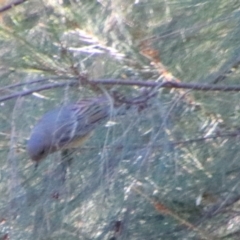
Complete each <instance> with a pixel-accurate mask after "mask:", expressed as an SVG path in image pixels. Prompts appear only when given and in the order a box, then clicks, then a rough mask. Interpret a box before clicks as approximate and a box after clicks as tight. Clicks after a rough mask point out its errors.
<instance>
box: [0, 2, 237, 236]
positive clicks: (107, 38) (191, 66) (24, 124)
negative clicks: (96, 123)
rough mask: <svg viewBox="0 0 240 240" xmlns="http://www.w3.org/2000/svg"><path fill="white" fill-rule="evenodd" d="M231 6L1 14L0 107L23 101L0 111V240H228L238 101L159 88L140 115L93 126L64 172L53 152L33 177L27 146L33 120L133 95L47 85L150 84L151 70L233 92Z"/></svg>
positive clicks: (58, 7) (44, 8) (82, 5)
mask: <svg viewBox="0 0 240 240" xmlns="http://www.w3.org/2000/svg"><path fill="white" fill-rule="evenodd" d="M239 7H240V3H239V1H236V0H229V1H225V0H218V1H214V0H209V1H205V2H203V1H200V0H186V1H176V0H174V1H173V0H168V1H166V0H161V1H159V0H150V1H149V0H148V1H146V0H135V1H127V0H124V1H123V0H115V1H108V0H101V1H100V0H99V1H96V0H91V1H90V0H85V1H80V0H69V1H50V0H42V1H36V0H34V1H26V2H24V3H22V4H20V5H18V6H15V7H13V8H11V9H10V10H9V11H7V12H4V13H2V15H1V21H2V23H1V26H0V44H1V50H0V77H1V81H0V84H1V85H0V86H1V88H0V93H1V97H2V96H8V95H11V94H14V93H18V92H23V91H27V90H32V93H33V94H31V95H30V94H27V95H25V96H22V97H18V98H11V99H10V100H7V101H3V102H1V103H0V109H1V111H0V122H1V131H0V145H1V149H0V159H1V161H0V165H1V171H0V176H1V184H0V195H1V198H0V207H1V212H0V213H1V214H0V216H1V217H0V223H1V225H0V229H1V233H2V235H4V234H8V235H9V237H10V239H99V240H100V239H111V238H112V237H113V236H115V237H116V239H131V240H134V239H211V238H210V237H212V239H217V237H218V236H222V237H224V236H227V237H226V238H225V239H238V236H237V234H235V232H236V233H237V232H238V231H239V227H238V225H239V224H238V220H237V217H236V215H237V214H236V213H234V212H233V211H232V209H234V207H238V206H237V205H238V204H237V200H238V197H239V196H240V195H239V194H240V192H239V187H238V184H239V170H240V161H239V154H240V153H239V147H238V145H239V144H238V141H239V139H238V138H239V136H238V133H239V115H240V114H239V113H240V110H239V109H240V108H239V93H238V92H235V93H231V92H224V91H218V92H213V91H211V90H209V91H195V90H185V89H160V90H158V91H157V94H156V95H155V96H154V97H152V98H151V99H150V100H149V103H148V105H147V107H145V108H144V109H143V110H142V111H139V110H138V109H137V107H136V106H133V107H132V108H131V109H129V111H127V113H126V115H124V116H117V117H114V118H113V119H111V124H109V125H110V126H108V127H105V126H103V127H100V128H98V129H96V131H95V133H94V135H93V136H92V137H91V139H90V140H89V141H88V142H87V143H86V144H85V145H84V146H82V147H81V148H80V149H78V150H77V151H76V152H74V153H73V155H72V157H73V160H72V161H71V164H70V165H67V166H66V163H65V162H63V161H62V157H61V155H60V153H56V154H52V155H50V156H49V157H48V158H47V159H46V160H45V161H43V162H42V163H41V164H40V165H39V166H38V168H37V169H36V170H34V166H33V163H32V162H31V161H30V160H29V157H28V156H27V154H26V152H25V146H26V142H27V140H28V138H29V135H30V132H31V128H32V127H33V126H34V124H35V123H36V121H37V120H38V119H39V118H40V117H41V116H42V115H43V114H44V113H45V112H47V111H48V110H50V109H53V108H54V107H56V106H58V105H60V104H63V103H66V102H74V101H77V100H78V99H81V98H84V97H88V96H96V95H98V94H100V93H102V90H104V92H105V93H106V92H107V93H108V94H112V92H113V90H114V91H118V92H120V93H121V94H123V95H124V96H125V97H128V98H131V97H136V96H139V95H141V94H142V93H143V92H144V90H143V89H142V88H141V87H140V86H125V85H118V84H113V85H110V86H109V85H100V87H99V86H94V87H92V86H89V85H88V84H83V83H82V84H80V86H79V87H71V86H67V85H66V86H65V87H62V88H54V87H49V88H47V89H45V91H37V89H38V88H39V87H43V86H45V85H46V84H53V86H55V85H54V84H58V83H65V82H67V81H69V80H72V79H73V78H74V79H76V78H79V76H87V78H88V79H104V78H106V79H112V80H114V79H122V81H125V80H129V79H132V80H139V81H140V80H141V81H148V80H149V79H151V80H152V81H156V82H157V81H158V82H159V81H160V80H162V78H160V75H161V74H160V71H159V68H158V67H157V66H156V62H157V63H159V62H160V61H161V63H162V64H163V65H164V66H165V67H166V69H167V70H168V72H169V73H171V74H172V75H173V76H174V77H175V78H176V79H178V80H179V82H181V83H199V84H216V85H218V84H219V85H220V84H221V85H223V86H226V87H227V86H230V85H237V84H239V70H238V65H239V61H238V58H239V44H240V40H239V39H240V38H239V27H238V25H239V18H240V15H239ZM144 48H149V49H150V50H153V51H155V52H157V60H156V59H154V58H149V56H146V55H144V54H143V50H144ZM154 60H155V62H154ZM159 78H160V80H159ZM36 79H39V81H38V82H36V83H30V82H31V81H33V80H36ZM41 79H42V80H41ZM44 79H45V80H44ZM18 83H22V85H19V86H12V87H10V85H11V84H18ZM34 91H36V92H35V93H34ZM143 95H144V94H143ZM63 169H65V172H64V171H63ZM231 201H232V202H231ZM229 202H230V203H229ZM226 203H228V204H226ZM224 204H226V205H224ZM234 204H235V205H234ZM226 207H229V208H228V209H227V208H226ZM223 212H224V213H223ZM223 219H224V220H223ZM118 221H119V222H118ZM117 223H118V224H120V226H119V229H120V230H119V229H118V230H116V228H117V227H116V224H117ZM191 224H192V225H191ZM232 226H234V227H232ZM231 227H232V228H234V230H232V231H231V230H229V229H230V228H231ZM228 234H229V235H228ZM117 235H118V236H117ZM209 236H210V237H209ZM0 238H1V235H0Z"/></svg>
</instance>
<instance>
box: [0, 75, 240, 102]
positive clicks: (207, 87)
mask: <svg viewBox="0 0 240 240" xmlns="http://www.w3.org/2000/svg"><path fill="white" fill-rule="evenodd" d="M81 80H82V79H79V80H78V79H77V78H76V79H75V80H74V79H73V80H68V81H65V82H63V83H51V84H46V85H43V86H41V87H37V88H34V89H30V90H27V91H22V92H16V93H14V94H11V95H7V96H4V97H1V98H0V102H3V101H6V100H9V99H12V98H17V97H22V96H26V95H30V94H32V93H34V92H41V91H43V90H48V89H53V88H60V87H66V86H70V87H77V86H79V85H83V86H84V85H86V83H87V84H89V85H99V84H101V85H112V86H115V85H122V86H138V87H149V88H154V87H159V88H170V89H171V88H179V89H190V90H196V91H221V92H239V91H240V85H232V86H227V85H215V84H200V83H182V82H173V81H172V82H170V81H168V82H162V83H159V82H156V81H154V80H145V81H140V80H123V79H98V80H88V81H87V82H86V83H85V82H82V81H81ZM26 84H29V83H26Z"/></svg>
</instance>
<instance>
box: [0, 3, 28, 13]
mask: <svg viewBox="0 0 240 240" xmlns="http://www.w3.org/2000/svg"><path fill="white" fill-rule="evenodd" d="M26 1H27V0H17V1H15V2H11V3H9V4H8V5H6V6H4V7H2V8H0V13H2V12H5V11H7V10H9V9H11V8H13V7H15V6H17V5H19V4H22V3H24V2H26Z"/></svg>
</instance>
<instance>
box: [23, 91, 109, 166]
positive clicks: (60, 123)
mask: <svg viewBox="0 0 240 240" xmlns="http://www.w3.org/2000/svg"><path fill="white" fill-rule="evenodd" d="M112 105H113V104H112V102H111V101H110V99H109V98H108V97H106V96H100V97H92V98H86V99H82V100H80V101H78V102H76V103H69V104H67V105H63V106H60V107H57V108H55V109H53V110H50V111H49V112H47V113H45V114H44V115H43V117H42V118H41V119H40V120H39V121H38V122H37V123H36V125H35V126H34V127H33V129H32V132H31V134H30V138H29V140H28V143H27V152H28V155H29V156H30V158H31V159H32V160H33V161H35V162H36V163H37V164H38V163H39V162H40V161H42V160H43V159H45V158H46V157H47V156H48V155H49V154H51V153H54V152H56V151H59V150H64V149H73V148H77V147H79V146H81V145H82V144H83V143H85V141H86V140H87V139H88V138H89V137H90V136H91V135H92V132H93V130H94V129H95V128H96V127H97V126H99V125H101V124H102V123H104V122H107V120H108V119H109V117H110V116H111V115H112V113H113V112H114V109H113V106H112Z"/></svg>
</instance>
